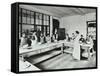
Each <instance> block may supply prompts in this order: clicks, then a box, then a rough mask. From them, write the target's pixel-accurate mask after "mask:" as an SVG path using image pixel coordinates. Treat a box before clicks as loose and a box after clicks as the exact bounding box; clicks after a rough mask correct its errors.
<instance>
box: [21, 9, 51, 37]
mask: <svg viewBox="0 0 100 76" xmlns="http://www.w3.org/2000/svg"><path fill="white" fill-rule="evenodd" d="M20 27H22V28H20ZM19 28H20V30H22V31H20V32H24V31H26V30H29V31H31V30H32V29H33V30H37V29H39V30H40V31H41V32H42V33H45V34H46V35H47V34H50V16H49V15H46V14H43V13H39V12H34V11H31V10H27V9H23V8H19Z"/></svg>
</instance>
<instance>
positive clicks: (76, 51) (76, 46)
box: [73, 35, 80, 60]
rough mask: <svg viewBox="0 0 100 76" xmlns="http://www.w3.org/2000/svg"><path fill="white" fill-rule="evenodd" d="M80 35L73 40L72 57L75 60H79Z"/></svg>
mask: <svg viewBox="0 0 100 76" xmlns="http://www.w3.org/2000/svg"><path fill="white" fill-rule="evenodd" d="M79 39H80V35H78V36H77V37H76V38H75V40H74V50H73V57H74V58H75V59H77V60H80V43H79Z"/></svg>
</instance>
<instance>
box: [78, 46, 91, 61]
mask: <svg viewBox="0 0 100 76" xmlns="http://www.w3.org/2000/svg"><path fill="white" fill-rule="evenodd" d="M80 47H81V48H82V49H84V48H87V52H88V60H90V58H91V54H90V47H91V45H90V44H80Z"/></svg>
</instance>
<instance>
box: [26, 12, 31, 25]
mask: <svg viewBox="0 0 100 76" xmlns="http://www.w3.org/2000/svg"><path fill="white" fill-rule="evenodd" d="M30 14H31V13H30V11H27V23H28V24H30V21H31V19H30V17H31V15H30Z"/></svg>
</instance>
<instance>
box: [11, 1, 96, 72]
mask: <svg viewBox="0 0 100 76" xmlns="http://www.w3.org/2000/svg"><path fill="white" fill-rule="evenodd" d="M13 4H16V6H17V7H16V8H17V9H16V22H15V23H16V28H15V29H16V30H15V31H16V37H15V38H16V41H15V42H16V43H15V44H16V48H15V49H16V56H15V58H12V57H14V56H11V63H12V62H13V59H16V60H15V61H16V63H15V64H16V66H15V67H14V68H15V73H36V72H58V71H73V70H88V69H97V68H98V18H97V17H98V13H97V12H98V7H93V6H80V5H79V6H76V5H61V4H47V3H46V4H45V3H25V2H15V3H13ZM13 4H12V5H13ZM21 4H22V5H39V6H40V5H41V6H56V7H76V8H91V9H96V25H97V26H96V45H97V46H96V67H87V68H71V69H55V70H54V69H52V70H39V71H37V70H34V71H19V46H18V38H19V25H18V24H19V18H18V17H17V16H19V10H18V9H19V5H21ZM12 29H13V28H12ZM11 47H12V46H11ZM11 67H12V66H11ZM13 70H14V69H11V71H12V72H14V71H13Z"/></svg>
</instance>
